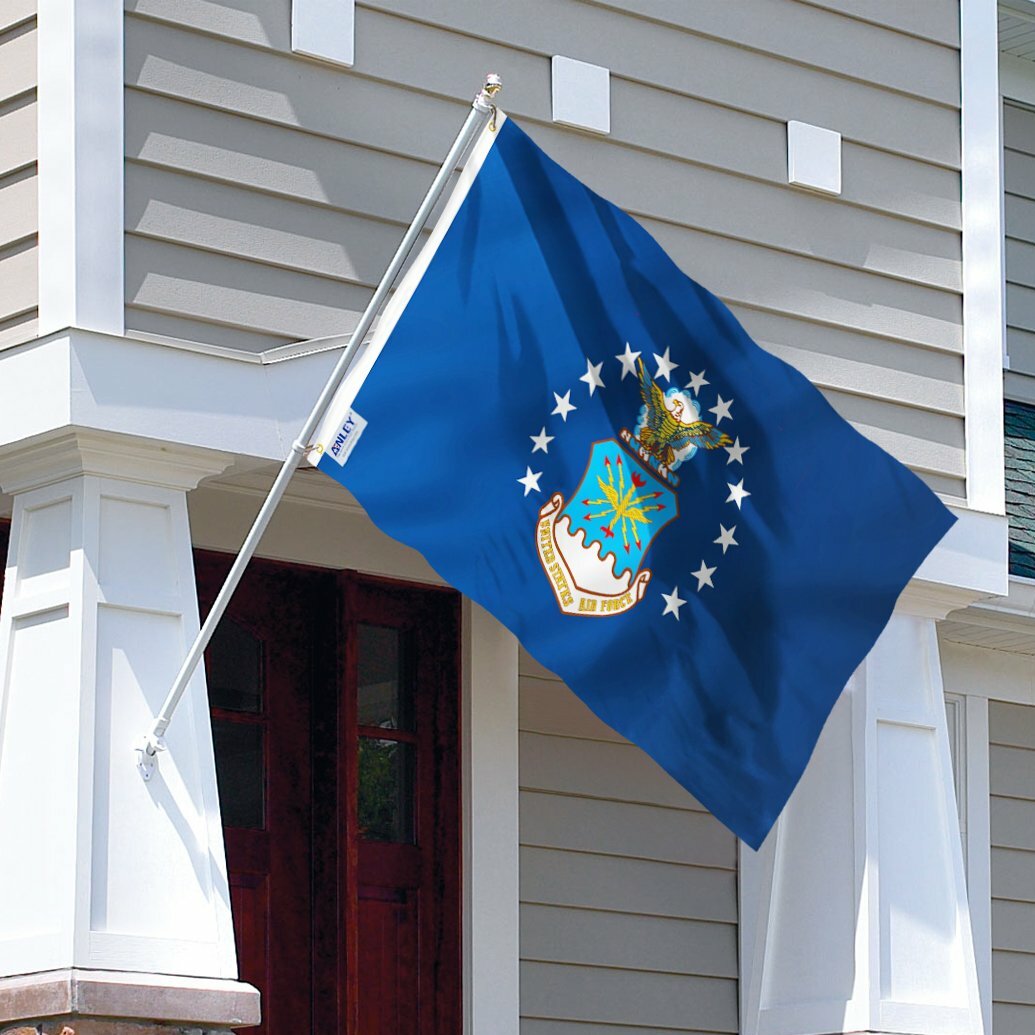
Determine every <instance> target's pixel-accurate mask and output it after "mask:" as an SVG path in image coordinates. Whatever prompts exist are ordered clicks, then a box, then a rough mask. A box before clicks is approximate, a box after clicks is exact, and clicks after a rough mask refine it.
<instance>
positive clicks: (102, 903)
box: [0, 431, 257, 1021]
mask: <svg viewBox="0 0 1035 1035" xmlns="http://www.w3.org/2000/svg"><path fill="white" fill-rule="evenodd" d="M227 460H228V458H227V457H226V456H224V455H222V454H217V453H213V452H209V451H203V450H196V449H190V448H186V447H178V446H161V445H159V444H158V443H152V442H146V441H144V440H134V439H129V438H126V437H120V436H114V435H101V434H99V433H91V432H75V431H67V432H64V433H62V434H60V435H58V436H56V437H53V438H51V439H50V440H49V441H46V442H44V443H42V444H39V445H35V446H31V447H24V446H22V447H16V448H14V449H8V450H6V451H5V452H4V453H3V455H0V485H2V486H3V489H4V490H5V491H6V492H9V493H12V494H13V495H14V497H15V502H14V519H13V526H12V530H11V545H10V551H9V560H8V567H7V574H6V584H5V590H4V597H3V605H2V609H0V832H2V837H3V844H2V848H0V977H2V976H5V975H19V974H20V975H25V974H31V973H38V972H44V971H51V972H53V971H59V972H63V973H64V975H65V976H64V977H62V978H60V982H63V984H62V987H72V986H71V985H69V981H70V980H72V978H71V977H70V976H69V974H70V973H71V974H73V975H74V973H75V970H74V969H73V968H83V969H88V970H91V971H109V972H111V971H122V972H125V971H135V972H148V973H153V974H165V975H191V976H192V978H191V980H192V981H194V980H196V979H197V978H236V976H237V964H236V957H235V951H234V936H233V929H232V925H231V917H230V900H229V891H228V886H227V875H226V865H225V860H224V853H223V842H222V830H221V826H220V819H219V805H218V801H217V797H216V780H215V769H214V764H213V755H212V738H211V731H210V727H209V718H208V705H207V698H206V691H205V681H204V672H203V670H199V672H198V675H197V676H196V677H195V679H194V681H193V683H192V685H191V687H190V689H189V692H188V694H187V696H186V697H185V698H184V700H183V703H182V705H181V707H180V710H179V712H178V713H177V715H176V718H175V720H174V722H173V724H172V726H171V727H170V729H169V736H168V738H167V740H168V745H169V751H168V752H167V753H166V754H164V755H163V756H162V759H161V767H160V775H156V777H155V778H154V779H153V780H152V781H151V783H149V784H148V783H145V782H144V781H143V780H142V779H141V778H140V775H139V774H138V772H137V770H136V766H135V757H134V751H133V748H134V742H135V741H136V740H137V739H138V738H139V737H140V736H141V735H142V734H143V733H145V732H146V730H147V727H148V724H149V722H150V720H151V718H152V716H153V715H154V714H155V711H156V709H157V708H158V706H159V704H160V703H161V701H162V698H163V697H164V695H165V693H166V691H167V690H168V687H169V684H170V681H171V680H172V678H173V676H174V675H175V672H176V669H177V667H178V665H179V663H180V660H181V659H182V657H183V654H184V652H185V650H186V647H187V645H188V643H189V641H190V639H191V637H192V636H193V635H194V633H195V632H196V630H197V627H198V613H197V601H196V595H195V585H194V571H193V565H192V559H191V548H190V531H189V528H188V524H187V507H186V491H187V490H188V489H190V488H192V487H194V486H195V485H196V484H197V483H198V481H200V480H201V479H202V478H203V477H205V476H207V475H211V474H215V473H218V472H220V471H222V470H223V469H224V468H225V466H226V464H227ZM53 980H58V979H54V978H52V979H51V983H53ZM8 984H9V983H8V982H0V1000H2V999H3V992H4V990H5V989H6V988H7V985H8ZM24 984H25V979H21V984H20V985H19V987H20V988H21V987H22V986H24ZM116 984H117V982H116ZM188 984H189V982H188ZM217 984H218V985H219V986H220V987H223V986H227V984H228V983H227V982H218V983H217ZM166 985H168V982H166ZM147 986H148V982H147V981H144V982H141V981H139V980H138V981H137V982H136V984H135V985H134V987H135V988H136V989H137V991H136V993H135V994H136V996H137V1002H138V1007H140V1008H143V1009H145V1010H154V1011H158V1010H159V1009H160V1006H159V1003H158V1002H157V1001H155V1002H151V1003H148V1002H147V1001H146V1000H147V996H146V995H141V992H140V989H141V988H144V987H147ZM176 987H177V988H181V989H182V988H183V987H184V983H183V982H182V981H181V982H180V983H179V985H177V986H176ZM198 987H199V988H200V987H201V985H199V986H198ZM213 987H215V986H213ZM234 990H236V992H235V994H236V995H237V1004H238V1005H237V1006H235V1007H234V1009H238V1007H239V1004H240V1000H241V990H244V991H245V992H246V993H249V992H250V995H251V997H252V998H253V999H257V993H255V992H254V990H249V989H248V986H240V985H236V984H234V985H233V988H232V989H230V991H234ZM224 991H227V989H226V988H224ZM23 993H24V989H23ZM75 998H76V997H75V996H72V1000H73V1001H74V1000H75ZM159 998H160V996H159ZM245 998H248V996H247V995H246V996H245ZM3 1005H4V1004H3V1002H0V1006H3ZM4 1014H5V1011H4V1010H3V1009H0V1021H2V1020H3V1019H4V1016H3V1015H4ZM107 1015H108V1016H112V1015H113V1013H112V1012H108V1013H107ZM115 1015H117V1014H115ZM6 1016H7V1017H10V1016H12V1015H11V1014H10V1012H9V1011H8V1012H7V1013H6ZM153 1016H156V1017H157V1016H162V1014H161V1013H159V1012H155V1013H154V1014H153Z"/></svg>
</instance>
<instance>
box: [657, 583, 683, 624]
mask: <svg viewBox="0 0 1035 1035" xmlns="http://www.w3.org/2000/svg"><path fill="white" fill-rule="evenodd" d="M661 595H662V596H663V597H664V598H665V610H664V611H662V612H661V617H662V618H664V617H665V615H675V617H676V621H677V622H678V621H679V609H680V608H681V607H682V606H683V605H684V604H685V603H686V601H685V600H684V599H683V598H682V597H681V596H680V595H679V587H678V586H673V587H672V592H671V593H662V594H661Z"/></svg>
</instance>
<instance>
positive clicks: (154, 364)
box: [0, 332, 337, 460]
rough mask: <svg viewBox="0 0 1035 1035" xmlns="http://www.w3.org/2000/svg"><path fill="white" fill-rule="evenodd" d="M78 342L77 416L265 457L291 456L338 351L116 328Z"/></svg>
mask: <svg viewBox="0 0 1035 1035" xmlns="http://www.w3.org/2000/svg"><path fill="white" fill-rule="evenodd" d="M71 340H72V348H71V355H70V362H71V372H70V381H71V396H72V401H71V421H72V423H73V424H75V425H77V426H79V427H86V428H95V429H98V430H104V431H113V432H117V433H122V434H127V435H136V436H142V437H145V438H152V439H159V440H163V441H167V442H170V443H179V444H182V445H191V446H197V447H200V448H207V449H217V450H221V451H224V452H229V453H234V454H237V455H239V456H242V457H248V458H254V459H258V460H283V459H284V457H285V456H287V454H288V451H289V449H290V446H291V443H292V441H293V440H294V437H295V435H296V434H297V433H298V429H299V428H300V427H301V426H302V423H303V421H304V420H305V418H306V417H307V416H308V414H309V411H310V410H311V408H312V405H313V402H314V400H315V399H316V397H317V395H318V394H319V391H320V389H321V388H322V387H323V385H324V383H325V382H326V380H327V378H328V377H329V376H330V373H331V370H332V369H333V367H334V363H335V361H336V359H337V354H336V353H335V352H322V353H315V354H312V355H307V356H302V357H299V358H297V359H296V360H294V361H292V362H290V363H277V364H272V365H266V364H262V363H256V362H255V361H254V357H253V356H248V357H241V358H231V357H229V356H226V355H212V354H208V353H205V352H199V351H192V350H187V349H176V348H170V347H169V346H167V345H158V344H153V343H149V342H142V341H137V340H134V339H129V338H123V337H118V336H115V335H101V334H92V333H87V332H80V333H76V334H74V335H72V337H71ZM2 359H3V357H2V356H0V362H2ZM0 370H2V367H0Z"/></svg>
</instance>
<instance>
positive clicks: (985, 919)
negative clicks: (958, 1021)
mask: <svg viewBox="0 0 1035 1035" xmlns="http://www.w3.org/2000/svg"><path fill="white" fill-rule="evenodd" d="M945 702H946V706H947V708H946V711H947V713H948V715H949V716H950V717H951V718H950V721H949V739H950V741H954V744H955V748H956V751H955V761H956V764H957V767H956V771H955V773H954V777H955V783H956V796H957V806H958V809H959V816H960V828H961V833H962V834H963V861H964V865H965V867H966V871H967V900H968V904H969V906H970V927H971V933H972V935H973V938H974V957H975V960H976V963H977V974H978V989H979V991H980V995H981V1014H982V1018H983V1020H984V1024H985V1031H986V1032H989V1033H990V1032H991V1031H992V849H991V808H990V801H989V794H990V789H991V788H990V776H989V752H988V698H987V697H983V696H980V695H978V694H972V693H959V692H946V694H945Z"/></svg>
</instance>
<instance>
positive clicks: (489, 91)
mask: <svg viewBox="0 0 1035 1035" xmlns="http://www.w3.org/2000/svg"><path fill="white" fill-rule="evenodd" d="M502 89H503V79H502V77H501V76H498V75H497V74H496V73H495V72H490V73H489V74H488V75H487V76H486V77H485V85H484V86H483V87H482V88H481V91H480V92H479V94H478V96H477V97H475V99H474V107H475V108H477V109H478V111H481V112H490V111H491V112H493V117H492V120H493V129H495V128H496V127H495V122H496V115H495V112H496V105H495V104H494V103H493V102H494V101H495V99H496V95H497V94H498V93H499V92H500V90H502Z"/></svg>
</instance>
